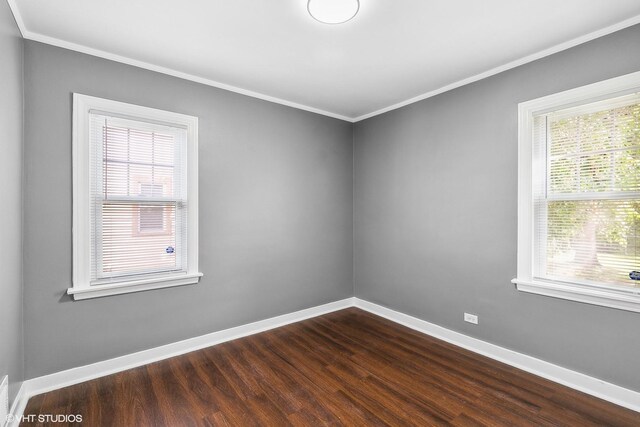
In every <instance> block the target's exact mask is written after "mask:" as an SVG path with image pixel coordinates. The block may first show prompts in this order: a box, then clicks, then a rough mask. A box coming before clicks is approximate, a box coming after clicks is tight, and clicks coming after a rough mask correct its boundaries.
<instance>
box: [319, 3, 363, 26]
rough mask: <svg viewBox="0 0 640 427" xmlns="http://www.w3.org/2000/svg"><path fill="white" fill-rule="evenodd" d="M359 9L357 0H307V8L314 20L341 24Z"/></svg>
mask: <svg viewBox="0 0 640 427" xmlns="http://www.w3.org/2000/svg"><path fill="white" fill-rule="evenodd" d="M359 9H360V1H359V0H309V2H308V3H307V10H308V11H309V15H311V16H312V17H313V19H315V20H316V21H320V22H322V23H324V24H342V23H343V22H347V21H348V20H350V19H352V18H353V17H354V16H356V14H357V13H358V10H359Z"/></svg>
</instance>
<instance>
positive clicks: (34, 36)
mask: <svg viewBox="0 0 640 427" xmlns="http://www.w3.org/2000/svg"><path fill="white" fill-rule="evenodd" d="M7 2H8V3H9V8H10V9H11V12H12V13H13V16H14V18H15V20H16V23H17V25H18V28H19V30H20V33H21V34H22V37H23V38H25V39H28V40H33V41H37V42H40V43H45V44H49V45H52V46H57V47H61V48H64V49H69V50H73V51H76V52H81V53H86V54H87V55H92V56H97V57H99V58H104V59H109V60H111V61H115V62H120V63H123V64H128V65H132V66H134V67H138V68H143V69H146V70H150V71H155V72H158V73H162V74H167V75H170V76H173V77H178V78H181V79H184V80H190V81H193V82H196V83H201V84H204V85H207V86H212V87H216V88H218V89H224V90H228V91H230V92H235V93H239V94H241V95H246V96H250V97H253V98H257V99H262V100H264V101H269V102H273V103H276V104H281V105H285V106H287V107H291V108H297V109H299V110H304V111H309V112H311V113H316V114H320V115H323V116H327V117H332V118H334V119H339V120H344V121H346V122H350V123H356V122H359V121H362V120H365V119H368V118H371V117H374V116H378V115H380V114H384V113H386V112H389V111H392V110H397V109H398V108H402V107H404V106H406V105H410V104H413V103H416V102H419V101H422V100H424V99H427V98H431V97H433V96H436V95H439V94H441V93H444V92H448V91H450V90H453V89H456V88H459V87H461V86H464V85H468V84H470V83H474V82H477V81H479V80H482V79H485V78H487V77H491V76H494V75H496V74H499V73H502V72H503V71H507V70H510V69H512V68H515V67H519V66H520V65H524V64H527V63H529V62H533V61H536V60H538V59H541V58H544V57H546V56H549V55H553V54H554V53H558V52H561V51H563V50H566V49H569V48H572V47H574V46H578V45H580V44H583V43H586V42H588V41H591V40H594V39H597V38H598V37H603V36H606V35H608V34H611V33H614V32H616V31H620V30H622V29H625V28H627V27H630V26H632V25H635V24H638V23H640V15H636V16H633V17H631V18H629V19H625V20H624V21H621V22H618V23H617V24H613V25H610V26H608V27H605V28H602V29H600V30H597V31H594V32H591V33H589V34H585V35H584V36H580V37H576V38H574V39H572V40H569V41H567V42H564V43H560V44H557V45H555V46H552V47H550V48H548V49H544V50H541V51H539V52H537V53H534V54H531V55H528V56H525V57H524V58H521V59H517V60H515V61H511V62H508V63H506V64H504V65H500V66H498V67H495V68H492V69H490V70H487V71H485V72H483V73H480V74H476V75H475V76H471V77H468V78H466V79H462V80H458V81H456V82H453V83H450V84H448V85H445V86H442V87H440V88H438V89H434V90H432V91H429V92H425V93H423V94H421V95H418V96H414V97H413V98H409V99H407V100H404V101H401V102H398V103H396V104H393V105H389V106H388V107H384V108H381V109H379V110H375V111H372V112H370V113H367V114H363V115H361V116H358V117H348V116H345V115H342V114H338V113H333V112H331V111H326V110H322V109H319V108H315V107H311V106H308V105H304V104H299V103H297V102H292V101H287V100H286V99H281V98H277V97H274V96H270V95H266V94H263V93H260V92H254V91H251V90H247V89H242V88H240V87H237V86H232V85H228V84H226V83H222V82H218V81H215V80H211V79H207V78H204V77H199V76H195V75H193V74H189V73H184V72H182V71H177V70H173V69H171V68H167V67H162V66H159V65H155V64H151V63H148V62H144V61H138V60H136V59H132V58H128V57H125V56H121V55H116V54H114V53H110V52H106V51H103V50H99V49H93V48H90V47H88V46H84V45H80V44H76V43H71V42H68V41H65V40H61V39H57V38H54V37H49V36H45V35H42V34H38V33H34V32H31V31H29V30H28V29H27V28H26V26H25V24H24V20H23V19H22V15H21V14H20V10H19V9H18V6H17V4H16V0H7Z"/></svg>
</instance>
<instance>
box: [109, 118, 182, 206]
mask: <svg viewBox="0 0 640 427" xmlns="http://www.w3.org/2000/svg"><path fill="white" fill-rule="evenodd" d="M174 144H175V141H174V137H173V135H165V134H162V133H158V132H150V131H143V130H137V129H132V128H122V127H115V126H109V125H105V126H104V128H103V193H104V197H105V198H107V199H108V198H111V199H114V198H118V197H137V196H140V195H142V193H143V190H142V187H141V186H143V185H154V186H156V185H160V186H162V192H161V193H160V194H153V195H151V194H145V196H146V197H167V198H171V197H173V196H174V191H173V182H174V168H175V164H174V160H175V159H174V157H175V155H174V152H175V146H174Z"/></svg>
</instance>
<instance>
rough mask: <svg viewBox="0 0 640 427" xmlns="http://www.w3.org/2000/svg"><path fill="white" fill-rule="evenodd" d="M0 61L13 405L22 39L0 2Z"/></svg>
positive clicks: (17, 350)
mask: <svg viewBox="0 0 640 427" xmlns="http://www.w3.org/2000/svg"><path fill="white" fill-rule="evenodd" d="M0 58H2V59H1V60H0V94H1V95H0V185H1V186H2V187H0V188H1V189H2V191H1V192H0V195H1V196H2V209H0V242H2V246H3V251H2V252H3V254H2V257H0V272H2V280H0V295H2V297H1V298H0V301H2V306H1V307H0V380H2V378H3V377H4V376H5V375H9V381H10V384H9V395H10V396H9V400H10V401H13V399H14V397H15V396H16V394H17V392H18V389H19V387H20V384H21V382H22V379H23V351H22V349H23V345H22V39H21V38H20V33H19V31H18V27H17V26H16V23H15V21H14V19H13V15H12V14H11V11H10V9H9V5H8V4H7V2H5V1H0ZM3 422H4V420H0V424H2V423H3Z"/></svg>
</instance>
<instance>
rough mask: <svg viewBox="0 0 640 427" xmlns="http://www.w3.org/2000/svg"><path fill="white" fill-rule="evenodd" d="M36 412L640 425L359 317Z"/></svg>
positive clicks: (618, 411) (171, 419)
mask: <svg viewBox="0 0 640 427" xmlns="http://www.w3.org/2000/svg"><path fill="white" fill-rule="evenodd" d="M29 414H34V415H37V414H80V415H82V417H83V423H82V425H85V426H226V425H230V426H254V425H266V426H285V425H348V426H354V425H367V426H368V425H391V426H400V425H425V426H429V425H455V426H483V425H484V426H496V425H527V426H531V425H536V426H537V425H542V426H545V425H562V426H595V425H615V426H640V413H637V412H633V411H630V410H627V409H624V408H621V407H618V406H615V405H613V404H611V403H608V402H605V401H603V400H600V399H597V398H594V397H591V396H588V395H586V394H583V393H580V392H577V391H574V390H571V389H569V388H566V387H563V386H561V385H558V384H556V383H553V382H550V381H547V380H545V379H542V378H539V377H536V376H534V375H531V374H528V373H526V372H523V371H520V370H518V369H515V368H512V367H510V366H507V365H504V364H502V363H499V362H496V361H494V360H491V359H488V358H485V357H482V356H479V355H477V354H474V353H472V352H469V351H466V350H463V349H460V348H458V347H455V346H453V345H450V344H447V343H445V342H443V341H440V340H437V339H434V338H431V337H429V336H426V335H423V334H420V333H418V332H415V331H413V330H411V329H408V328H405V327H402V326H399V325H397V324H394V323H392V322H390V321H387V320H385V319H382V318H380V317H377V316H374V315H371V314H369V313H367V312H364V311H361V310H358V309H355V308H352V309H347V310H342V311H338V312H335V313H331V314H327V315H324V316H321V317H317V318H314V319H310V320H306V321H303V322H300V323H296V324H292V325H288V326H285V327H282V328H278V329H274V330H271V331H268V332H264V333H261V334H257V335H253V336H250V337H246V338H242V339H238V340H235V341H231V342H227V343H224V344H220V345H217V346H215V347H210V348H207V349H204V350H200V351H196V352H193V353H189V354H186V355H183V356H179V357H174V358H172V359H168V360H165V361H161V362H157V363H153V364H150V365H147V366H143V367H140V368H136V369H132V370H129V371H125V372H121V373H118V374H115V375H110V376H108V377H104V378H100V379H97V380H93V381H89V382H86V383H82V384H78V385H75V386H71V387H67V388H64V389H60V390H56V391H53V392H50V393H46V394H43V395H39V396H35V397H33V398H32V399H31V400H30V401H29V403H28V405H27V409H26V411H25V415H29ZM22 425H42V424H37V423H33V424H29V423H23V424H22ZM53 425H56V426H59V425H64V424H62V423H55V424H53Z"/></svg>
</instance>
